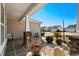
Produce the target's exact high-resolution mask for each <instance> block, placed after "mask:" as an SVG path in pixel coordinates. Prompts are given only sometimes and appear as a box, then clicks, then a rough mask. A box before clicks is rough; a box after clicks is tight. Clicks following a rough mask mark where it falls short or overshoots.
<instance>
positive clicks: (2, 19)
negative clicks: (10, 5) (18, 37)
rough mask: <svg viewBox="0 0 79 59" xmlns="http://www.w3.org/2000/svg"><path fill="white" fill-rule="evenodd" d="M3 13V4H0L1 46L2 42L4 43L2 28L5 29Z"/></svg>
mask: <svg viewBox="0 0 79 59" xmlns="http://www.w3.org/2000/svg"><path fill="white" fill-rule="evenodd" d="M4 11H5V9H4V6H3V4H1V22H0V26H1V29H0V30H1V32H0V33H1V45H2V44H3V42H4V27H5V24H4V19H5V18H4V15H5V13H4Z"/></svg>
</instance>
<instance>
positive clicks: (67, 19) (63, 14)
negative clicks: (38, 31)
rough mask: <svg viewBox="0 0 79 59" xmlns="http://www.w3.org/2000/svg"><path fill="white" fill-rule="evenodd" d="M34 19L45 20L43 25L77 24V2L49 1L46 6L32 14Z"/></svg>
mask: <svg viewBox="0 0 79 59" xmlns="http://www.w3.org/2000/svg"><path fill="white" fill-rule="evenodd" d="M31 18H32V19H35V20H39V21H41V22H43V23H42V24H41V25H42V26H52V25H62V24H63V19H64V25H65V27H67V26H68V25H70V24H76V21H77V4H76V3H49V4H47V5H46V6H45V7H44V8H42V9H40V10H39V11H37V12H36V13H35V14H33V15H32V17H31Z"/></svg>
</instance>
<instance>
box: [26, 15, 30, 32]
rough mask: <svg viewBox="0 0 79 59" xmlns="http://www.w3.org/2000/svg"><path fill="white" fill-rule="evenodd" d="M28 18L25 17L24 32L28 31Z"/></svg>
mask: <svg viewBox="0 0 79 59" xmlns="http://www.w3.org/2000/svg"><path fill="white" fill-rule="evenodd" d="M29 24H30V23H29V16H27V15H26V16H25V31H26V32H27V31H30V25H29Z"/></svg>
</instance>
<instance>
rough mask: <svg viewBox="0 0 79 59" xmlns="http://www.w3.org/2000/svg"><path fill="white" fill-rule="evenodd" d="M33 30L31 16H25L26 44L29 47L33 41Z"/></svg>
mask: <svg viewBox="0 0 79 59" xmlns="http://www.w3.org/2000/svg"><path fill="white" fill-rule="evenodd" d="M31 35H32V34H31V32H30V23H29V16H27V15H26V16H25V31H24V42H23V44H24V46H25V47H29V46H30V42H31Z"/></svg>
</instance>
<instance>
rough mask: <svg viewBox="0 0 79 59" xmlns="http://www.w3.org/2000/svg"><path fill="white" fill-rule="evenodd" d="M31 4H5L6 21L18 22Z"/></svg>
mask: <svg viewBox="0 0 79 59" xmlns="http://www.w3.org/2000/svg"><path fill="white" fill-rule="evenodd" d="M31 4H32V3H7V4H6V6H7V17H8V19H12V20H18V19H19V18H20V17H22V15H23V14H24V12H25V11H26V10H27V9H28V8H29V7H30V6H31Z"/></svg>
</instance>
